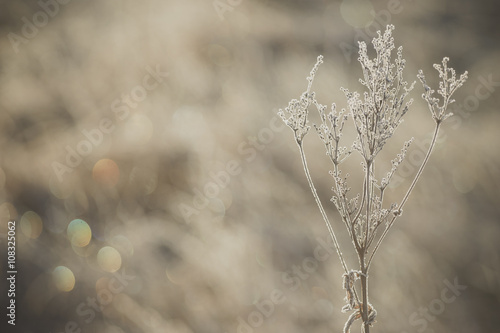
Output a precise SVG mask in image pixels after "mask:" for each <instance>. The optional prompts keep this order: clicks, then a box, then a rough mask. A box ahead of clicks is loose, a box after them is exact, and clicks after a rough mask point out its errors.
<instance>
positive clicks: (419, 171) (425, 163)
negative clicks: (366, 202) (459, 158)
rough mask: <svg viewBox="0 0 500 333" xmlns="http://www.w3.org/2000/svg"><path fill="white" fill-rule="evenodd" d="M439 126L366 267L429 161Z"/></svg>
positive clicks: (437, 123) (438, 124)
mask: <svg viewBox="0 0 500 333" xmlns="http://www.w3.org/2000/svg"><path fill="white" fill-rule="evenodd" d="M440 126H441V122H440V121H436V128H435V130H434V135H433V136H432V141H431V144H430V146H429V150H427V154H426V155H425V158H424V161H423V162H422V164H421V165H420V168H419V169H418V172H417V174H416V175H415V178H414V179H413V181H412V183H411V185H410V187H409V188H408V191H406V194H405V196H404V197H403V199H402V200H401V204H400V205H399V207H398V208H397V212H398V213H397V214H394V215H393V217H392V219H391V220H390V221H389V224H388V225H387V227H386V228H385V230H384V232H383V233H382V236H380V238H379V240H378V242H377V244H376V245H375V248H374V249H373V252H372V254H371V255H370V258H369V259H368V264H367V265H366V267H367V268H369V267H370V264H371V262H372V260H373V257H374V256H375V253H376V252H377V250H378V248H379V247H380V244H381V243H382V241H383V240H384V238H385V236H386V235H387V233H388V232H389V229H391V227H392V225H393V224H394V221H396V219H397V217H398V216H399V215H400V214H401V212H402V209H403V206H404V205H405V203H406V201H408V197H409V196H410V193H411V192H412V191H413V189H414V188H415V185H416V184H417V181H418V179H419V178H420V175H421V174H422V172H423V171H424V168H425V166H426V165H427V162H428V161H429V157H430V156H431V153H432V150H433V149H434V146H435V145H436V141H437V137H438V134H439V127H440Z"/></svg>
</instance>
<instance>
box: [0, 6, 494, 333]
mask: <svg viewBox="0 0 500 333" xmlns="http://www.w3.org/2000/svg"><path fill="white" fill-rule="evenodd" d="M221 2H222V3H226V4H227V2H225V1H221ZM43 3H52V4H53V3H55V2H50V1H49V2H43ZM229 3H232V4H233V5H232V6H231V9H232V10H227V11H225V12H219V13H218V12H217V11H216V9H215V8H214V6H213V4H212V2H211V1H159V0H146V1H106V2H101V1H83V2H82V1H68V2H67V3H66V4H59V5H58V7H57V8H56V7H55V6H53V7H50V8H49V9H47V8H48V7H47V8H46V10H45V11H44V10H43V8H42V7H41V5H40V4H39V3H37V2H36V1H12V2H5V1H4V2H3V4H2V8H3V9H2V10H1V11H0V30H1V35H2V38H1V39H0V110H1V112H0V149H1V150H0V151H1V155H0V236H1V238H0V239H1V242H0V245H1V246H2V250H1V251H0V253H2V256H4V257H3V258H2V259H1V261H0V262H1V266H0V268H1V272H2V273H1V274H2V276H4V274H5V272H6V271H7V267H6V261H7V259H6V257H7V256H6V254H4V253H5V252H6V251H5V250H6V247H7V244H6V235H7V221H8V220H13V219H14V220H16V221H17V259H16V260H17V266H18V274H17V281H16V283H17V288H16V305H17V321H16V329H18V330H19V332H63V331H65V330H66V331H73V330H75V331H76V329H77V328H78V329H81V330H82V332H106V333H121V332H170V331H172V332H227V333H231V332H241V333H242V332H245V333H250V332H252V331H253V332H262V333H264V332H304V331H307V332H327V331H332V330H333V331H340V329H341V327H342V326H343V323H344V322H345V320H346V317H347V315H345V314H342V313H341V312H340V309H341V307H342V306H343V304H344V301H343V297H344V293H343V290H342V279H341V274H342V268H341V266H340V263H339V261H338V259H337V257H336V255H335V253H334V252H331V247H329V245H328V244H326V242H327V241H326V240H327V233H326V229H325V226H324V224H323V223H322V221H321V216H320V215H319V213H318V212H317V210H316V207H315V203H314V200H313V198H312V196H311V195H310V192H309V188H308V185H307V183H306V181H305V179H304V177H303V173H302V168H301V164H300V158H299V156H298V153H297V149H296V146H295V145H294V143H293V140H292V134H291V133H290V132H289V131H288V130H286V131H285V130H284V128H283V126H282V124H281V123H280V122H279V121H277V117H276V111H277V109H278V108H280V107H284V106H286V104H287V103H288V101H289V100H290V99H291V98H294V97H298V96H299V94H300V93H301V92H302V91H304V89H305V87H306V84H307V82H306V80H305V77H306V75H307V74H308V73H309V70H310V68H311V66H312V65H313V64H314V62H315V60H316V57H317V56H318V55H319V54H323V55H324V57H325V63H324V64H323V65H322V69H321V71H320V72H319V73H318V75H317V77H316V79H315V83H314V90H315V91H316V92H317V94H318V97H319V99H321V100H322V101H326V102H329V103H331V102H336V103H337V106H338V107H345V106H346V103H345V98H344V96H343V94H342V93H341V91H340V87H341V86H344V87H348V88H349V89H351V90H356V89H360V85H359V83H358V81H357V80H358V78H359V77H360V75H361V70H360V67H359V64H358V63H357V61H356V57H357V55H356V44H355V42H354V41H355V40H358V39H362V40H363V39H364V40H366V41H367V42H368V41H369V40H370V39H371V38H370V36H373V33H374V31H376V30H377V29H381V28H383V26H384V25H385V24H386V23H391V24H394V25H395V26H396V30H395V32H394V36H395V38H396V39H397V44H401V45H403V47H404V50H403V52H404V55H405V58H406V59H407V62H408V63H407V69H406V78H407V80H408V81H410V82H412V81H413V80H416V74H417V70H418V69H423V70H424V72H425V73H426V76H427V78H428V80H429V81H431V82H432V83H435V82H437V74H436V72H435V71H434V69H433V68H432V64H434V63H438V62H440V61H441V59H442V58H443V57H444V56H449V57H450V59H451V62H450V66H452V67H454V68H456V69H457V72H460V73H462V72H463V71H464V70H468V71H469V80H468V82H467V83H466V85H465V86H464V87H463V88H461V89H460V90H459V91H458V92H457V94H456V96H455V99H456V100H457V103H456V104H455V114H456V115H455V116H454V118H452V119H450V122H449V124H448V125H446V126H444V128H443V132H442V135H441V138H440V141H439V144H438V146H437V147H436V151H435V154H434V155H433V156H432V159H431V161H430V163H429V165H428V168H427V169H426V171H425V173H424V175H423V177H422V179H421V181H420V183H419V184H418V186H417V187H416V189H415V191H414V192H413V194H412V197H411V198H410V201H409V202H408V204H407V205H406V207H405V213H404V215H403V217H402V219H401V220H400V221H399V222H398V223H397V224H396V226H395V227H394V228H393V229H392V230H391V233H390V234H389V236H388V237H387V239H386V241H385V243H384V246H382V248H381V250H380V252H379V253H378V255H377V258H376V259H375V262H374V266H373V269H372V273H371V274H372V275H371V277H372V278H371V279H370V281H371V282H370V283H371V286H370V288H371V289H370V294H371V299H370V301H371V302H372V303H373V304H374V305H375V307H376V308H377V310H378V311H379V314H380V315H379V316H378V317H377V323H376V324H375V327H374V332H384V331H391V332H405V331H406V332H408V333H410V332H424V331H430V330H431V329H432V330H433V331H434V332H491V331H493V330H495V329H496V328H497V327H498V326H499V324H500V323H499V319H498V307H499V303H500V266H499V262H500V260H499V259H500V258H499V257H500V245H499V244H500V243H499V242H498V239H499V237H500V224H499V217H500V214H499V208H498V207H499V206H498V192H499V188H500V177H499V171H500V170H499V165H500V155H499V154H498V148H497V147H498V144H499V143H500V140H499V138H500V135H499V134H498V128H497V127H496V126H498V123H499V121H500V117H499V115H498V112H497V111H498V110H497V108H498V105H500V104H499V102H500V94H499V93H498V91H499V89H500V83H498V82H500V72H499V70H498V66H497V65H498V59H499V56H500V44H499V43H498V40H499V37H500V36H499V32H500V29H499V28H498V19H497V15H496V13H497V12H498V4H496V2H494V1H483V2H481V3H480V4H479V3H474V2H471V1H451V0H447V1H431V0H419V1H405V0H401V1H368V0H366V1H365V0H357V1H352V2H348V1H343V2H342V1H320V0H317V1H271V0H269V1H264V0H262V1H245V0H243V1H241V2H237V1H232V2H231V1H229ZM56 9H57V10H56ZM46 11H48V12H49V14H50V13H52V14H53V15H49V14H45V18H46V20H45V19H44V16H43V15H41V14H37V13H40V12H41V13H45V12H46ZM371 11H372V12H371ZM34 16H35V17H34ZM221 16H222V17H223V18H224V19H221ZM373 18H375V19H373ZM34 20H35V21H34ZM26 22H28V23H29V24H33V25H34V24H35V23H37V24H38V25H39V26H38V27H36V26H35V25H34V27H35V29H32V30H30V28H29V27H27V25H29V24H28V23H26ZM44 23H45V24H44ZM380 23H382V24H380ZM12 34H15V35H16V36H18V38H17V37H16V38H14V37H13V36H14V35H12ZM14 45H15V47H14ZM16 50H17V52H16ZM433 85H435V84H433ZM421 93H422V90H421V88H420V87H419V86H418V85H416V88H415V90H414V92H413V97H414V98H415V103H414V104H413V106H412V109H411V110H410V112H409V114H408V117H407V119H406V121H405V123H404V124H402V125H401V126H402V127H401V128H400V129H399V130H398V132H397V133H396V135H395V137H394V139H393V145H392V146H387V147H386V148H385V149H384V151H383V152H381V154H382V155H381V158H383V159H385V160H387V166H389V161H390V159H392V158H394V156H395V154H397V153H398V152H399V149H400V147H401V144H402V142H403V141H405V140H407V139H408V138H409V137H411V136H414V137H415V138H416V141H415V142H416V144H414V146H413V148H414V150H413V152H414V153H413V155H412V154H411V153H410V155H409V156H410V162H408V163H406V164H405V168H404V169H403V171H402V172H401V173H400V174H398V176H399V177H400V178H399V179H400V185H399V186H397V187H395V188H393V189H391V191H389V192H390V193H387V194H388V196H390V197H393V198H394V200H396V199H397V198H400V197H401V194H402V193H404V192H405V190H406V188H407V186H408V185H409V180H410V179H411V178H410V177H409V176H408V175H409V174H411V172H414V171H416V168H417V167H418V161H419V159H420V158H421V157H420V155H419V145H420V146H425V144H426V140H428V139H429V137H430V135H431V134H432V132H431V131H432V125H433V124H432V120H431V119H430V117H429V112H428V110H427V109H426V106H425V104H424V102H423V101H422V100H421V98H420V95H421ZM314 116H316V115H313V117H314ZM313 134H314V133H313ZM306 146H307V151H308V153H309V155H308V159H309V163H310V164H311V165H310V168H311V172H312V174H313V175H315V177H316V179H315V181H316V184H317V187H318V192H319V194H320V196H321V197H322V198H323V202H324V203H325V206H326V207H328V213H329V214H330V216H331V218H332V221H334V227H335V228H336V230H337V232H338V233H339V235H340V242H341V245H342V246H343V249H344V253H345V255H346V258H347V260H348V261H350V262H351V263H353V264H354V263H355V260H356V258H355V255H354V251H351V248H352V246H351V244H350V242H349V240H348V237H347V234H346V232H345V228H344V226H343V225H342V224H341V222H340V220H339V219H338V216H336V215H335V209H334V207H333V204H327V203H328V200H329V198H330V197H331V191H330V188H331V186H332V181H331V178H330V177H329V176H328V161H327V159H326V156H325V154H324V151H323V146H322V144H321V142H320V141H319V139H318V140H316V141H315V138H314V135H310V136H309V140H308V141H307V142H306ZM410 152H411V151H410ZM411 161H413V162H411ZM352 163H358V161H355V160H353V162H352ZM358 169H359V167H358V165H356V170H358ZM380 172H385V170H380ZM351 178H352V179H353V184H354V185H355V184H356V179H358V180H360V179H361V175H357V174H355V173H353V174H351ZM354 185H353V186H354ZM206 196H209V197H211V198H209V199H206ZM325 244H326V245H325ZM318 253H319V255H320V257H321V258H323V259H324V261H319V260H317V259H316V258H318ZM4 258H5V259H4ZM286 272H288V274H286ZM455 279H457V281H458V283H459V284H461V285H465V286H467V289H465V290H463V291H460V295H459V296H457V297H456V298H455V299H454V300H453V301H450V302H444V301H443V300H442V297H443V296H442V295H443V290H445V289H446V288H449V287H448V282H449V283H451V284H453V282H454V281H455ZM447 281H448V282H447ZM6 287H7V285H6V284H4V283H2V284H1V285H0V295H1V296H0V297H1V298H2V300H4V299H6V295H7V288H6ZM281 293H282V294H281ZM445 294H446V296H449V297H451V295H452V294H450V293H449V292H445ZM447 299H449V298H447ZM273 301H275V302H273ZM275 303H277V304H275ZM2 304H4V303H2ZM441 304H443V305H444V307H441ZM425 308H427V309H428V310H425ZM4 309H5V308H4ZM3 311H5V310H3ZM425 311H427V313H425ZM2 314H4V312H2ZM5 318H6V316H3V319H2V321H1V323H0V327H6V328H8V329H11V330H12V327H10V326H7V323H6V320H5ZM354 329H355V330H358V329H359V328H358V326H356V327H355V328H354ZM2 331H4V330H3V329H2ZM7 332H10V331H8V330H7Z"/></svg>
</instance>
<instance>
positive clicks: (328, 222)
mask: <svg viewBox="0 0 500 333" xmlns="http://www.w3.org/2000/svg"><path fill="white" fill-rule="evenodd" d="M297 144H298V145H299V150H300V158H301V159H302V165H303V167H304V172H305V174H306V178H307V182H308V183H309V187H310V188H311V192H312V194H313V196H314V200H316V204H317V205H318V208H319V210H320V212H321V216H322V217H323V220H324V221H325V223H326V227H327V228H328V232H329V233H330V236H331V237H332V240H333V244H334V246H335V250H337V254H338V256H339V259H340V262H341V263H342V266H343V267H344V271H345V272H346V273H348V272H349V269H348V268H347V265H346V263H345V260H344V257H343V256H342V252H341V251H340V246H339V242H338V241H337V237H335V233H334V232H333V228H332V225H331V224H330V220H328V216H327V215H326V212H325V210H324V209H323V205H322V204H321V201H320V199H319V196H318V193H317V192H316V188H315V187H314V183H313V181H312V178H311V174H310V173H309V168H308V167H307V161H306V155H305V154H304V148H303V147H302V143H297Z"/></svg>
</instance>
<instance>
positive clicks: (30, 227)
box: [20, 211, 43, 239]
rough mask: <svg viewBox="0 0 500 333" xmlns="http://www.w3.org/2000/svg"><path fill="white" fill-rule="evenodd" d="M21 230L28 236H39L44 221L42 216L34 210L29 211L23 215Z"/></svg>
mask: <svg viewBox="0 0 500 333" xmlns="http://www.w3.org/2000/svg"><path fill="white" fill-rule="evenodd" d="M20 222H21V223H20V225H21V231H22V232H23V234H24V235H25V236H26V237H28V238H33V239H35V238H38V236H40V234H41V233H42V229H43V222H42V219H41V217H40V216H39V215H38V214H37V213H35V212H32V211H27V212H26V213H24V214H23V216H21V221H20Z"/></svg>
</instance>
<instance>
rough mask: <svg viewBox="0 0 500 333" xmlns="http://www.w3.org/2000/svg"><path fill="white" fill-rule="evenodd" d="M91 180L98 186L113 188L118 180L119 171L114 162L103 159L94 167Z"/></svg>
mask: <svg viewBox="0 0 500 333" xmlns="http://www.w3.org/2000/svg"><path fill="white" fill-rule="evenodd" d="M92 178H93V179H94V180H95V181H96V182H97V183H99V184H102V185H105V186H109V187H113V186H115V185H116V184H118V181H119V180H120V169H119V168H118V165H117V164H116V162H115V161H113V160H111V159H109V158H103V159H101V160H99V161H97V163H96V164H95V165H94V168H93V170H92Z"/></svg>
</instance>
